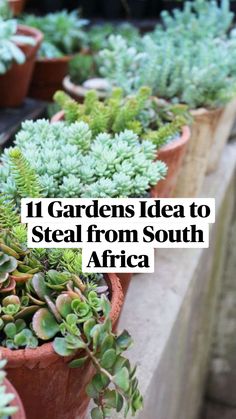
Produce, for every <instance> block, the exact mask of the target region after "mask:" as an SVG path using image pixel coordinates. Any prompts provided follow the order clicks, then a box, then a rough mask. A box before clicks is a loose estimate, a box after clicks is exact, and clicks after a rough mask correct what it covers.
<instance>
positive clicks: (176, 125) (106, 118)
mask: <svg viewBox="0 0 236 419" xmlns="http://www.w3.org/2000/svg"><path fill="white" fill-rule="evenodd" d="M150 94H151V89H150V88H148V87H142V88H140V89H139V91H138V92H137V94H134V95H132V96H129V97H125V96H124V92H123V91H122V89H119V88H117V89H114V91H113V92H112V93H111V96H110V97H109V98H108V99H106V100H104V101H103V102H101V101H99V99H98V96H97V94H96V92H94V91H90V92H87V94H86V95H85V101H84V104H79V103H77V102H76V101H74V100H73V99H72V98H70V97H69V96H68V95H67V94H66V93H64V92H62V91H58V92H57V93H56V94H55V96H54V99H55V101H56V103H57V104H58V105H59V106H60V107H61V108H62V109H63V110H64V112H65V120H66V121H67V122H68V123H73V122H76V121H81V120H82V121H84V122H86V123H88V125H89V127H90V129H91V130H92V132H93V133H94V134H98V133H100V132H101V131H102V132H105V131H106V132H108V133H111V134H117V133H119V132H122V131H124V130H125V129H131V130H132V131H133V132H135V133H136V134H137V135H139V136H140V137H141V138H143V139H151V140H152V142H153V143H154V144H155V145H156V147H157V148H159V147H161V146H163V145H165V144H166V143H167V142H168V141H170V140H172V139H173V138H175V137H176V136H179V133H180V132H181V128H182V127H183V125H186V124H187V123H189V122H190V117H189V114H188V111H187V107H186V106H182V105H169V104H166V103H164V102H163V101H160V100H157V98H154V97H151V96H150Z"/></svg>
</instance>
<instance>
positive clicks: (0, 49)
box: [0, 16, 35, 75]
mask: <svg viewBox="0 0 236 419" xmlns="http://www.w3.org/2000/svg"><path fill="white" fill-rule="evenodd" d="M19 44H25V45H35V40H34V39H33V38H31V37H30V36H25V35H19V34H17V21H16V20H14V19H9V20H3V18H2V17H1V16H0V75H2V74H5V73H6V72H7V71H8V70H9V69H10V68H11V66H12V65H13V64H14V63H17V64H24V62H25V54H24V53H23V51H22V50H21V48H20V47H19V46H18V45H19Z"/></svg>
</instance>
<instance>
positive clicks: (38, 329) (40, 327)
mask: <svg viewBox="0 0 236 419" xmlns="http://www.w3.org/2000/svg"><path fill="white" fill-rule="evenodd" d="M32 327H33V330H34V332H35V334H36V335H37V336H38V337H39V338H40V339H42V340H49V339H51V338H53V337H54V336H55V335H56V334H57V333H58V332H59V330H60V329H59V324H58V323H57V322H56V320H55V317H54V316H53V314H52V313H50V311H49V310H48V309H47V308H40V309H39V310H38V311H37V312H36V313H35V314H34V316H33V320H32Z"/></svg>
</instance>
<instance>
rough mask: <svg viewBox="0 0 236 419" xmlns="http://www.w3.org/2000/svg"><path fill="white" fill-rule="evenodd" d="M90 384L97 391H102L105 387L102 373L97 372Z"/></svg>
mask: <svg viewBox="0 0 236 419" xmlns="http://www.w3.org/2000/svg"><path fill="white" fill-rule="evenodd" d="M92 384H93V386H94V387H95V388H96V390H97V391H98V392H100V391H102V390H103V389H104V387H105V385H104V380H103V379H102V374H100V373H97V374H95V375H94V377H93V379H92Z"/></svg>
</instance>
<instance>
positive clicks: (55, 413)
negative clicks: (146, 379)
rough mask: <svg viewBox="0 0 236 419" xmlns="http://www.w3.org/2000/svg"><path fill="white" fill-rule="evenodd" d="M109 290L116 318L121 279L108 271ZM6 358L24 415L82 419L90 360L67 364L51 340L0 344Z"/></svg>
mask: <svg viewBox="0 0 236 419" xmlns="http://www.w3.org/2000/svg"><path fill="white" fill-rule="evenodd" d="M107 283H108V286H109V288H110V291H111V305H112V310H111V319H112V323H113V325H114V324H115V323H116V322H117V320H118V317H119V314H120V311H121V307H122V304H123V293H122V288H121V285H120V281H119V279H118V277H117V276H116V275H115V274H108V275H107ZM0 349H1V352H2V357H3V358H4V359H7V361H8V363H7V373H8V378H9V379H10V380H11V382H12V384H13V385H14V387H15V388H16V389H17V391H18V392H19V395H20V397H21V399H22V402H23V404H24V407H25V410H26V415H27V419H83V418H84V417H85V415H86V410H87V407H88V403H89V398H88V396H87V395H86V393H85V387H86V385H87V384H88V382H89V381H90V379H91V377H92V375H93V373H94V368H93V365H92V363H91V362H90V361H87V362H86V364H85V365H84V366H83V367H81V368H75V369H74V368H69V367H68V365H67V363H68V361H70V360H71V359H69V360H68V358H63V357H60V356H58V355H57V354H56V353H55V352H54V350H53V346H52V343H45V344H44V345H42V346H40V347H38V348H36V349H21V350H16V351H12V350H10V349H7V348H2V347H1V348H0Z"/></svg>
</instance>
